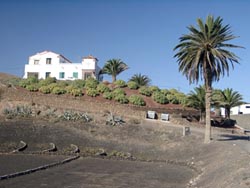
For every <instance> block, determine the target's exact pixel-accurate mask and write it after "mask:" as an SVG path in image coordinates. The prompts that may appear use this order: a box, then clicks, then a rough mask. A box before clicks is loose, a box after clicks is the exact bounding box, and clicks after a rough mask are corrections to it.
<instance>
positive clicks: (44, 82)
mask: <svg viewBox="0 0 250 188" xmlns="http://www.w3.org/2000/svg"><path fill="white" fill-rule="evenodd" d="M52 83H56V78H55V77H48V78H46V79H44V80H40V81H39V85H40V86H48V85H50V84H52Z"/></svg>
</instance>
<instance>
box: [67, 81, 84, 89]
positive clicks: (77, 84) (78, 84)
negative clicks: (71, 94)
mask: <svg viewBox="0 0 250 188" xmlns="http://www.w3.org/2000/svg"><path fill="white" fill-rule="evenodd" d="M85 83H86V82H85V80H74V81H72V82H71V85H72V86H73V87H75V88H81V89H82V88H84V87H85Z"/></svg>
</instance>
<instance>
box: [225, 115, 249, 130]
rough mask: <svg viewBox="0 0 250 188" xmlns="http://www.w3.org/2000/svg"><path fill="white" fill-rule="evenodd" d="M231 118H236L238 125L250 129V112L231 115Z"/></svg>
mask: <svg viewBox="0 0 250 188" xmlns="http://www.w3.org/2000/svg"><path fill="white" fill-rule="evenodd" d="M230 118H231V119H234V120H236V122H237V125H239V126H241V127H243V128H245V129H250V114H239V115H231V116H230Z"/></svg>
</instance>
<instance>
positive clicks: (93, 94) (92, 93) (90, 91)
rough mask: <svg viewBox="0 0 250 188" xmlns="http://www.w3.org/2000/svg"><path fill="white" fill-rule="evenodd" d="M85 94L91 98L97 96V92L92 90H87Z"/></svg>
mask: <svg viewBox="0 0 250 188" xmlns="http://www.w3.org/2000/svg"><path fill="white" fill-rule="evenodd" d="M86 94H87V95H88V96H91V97H96V96H97V95H99V92H98V91H97V90H96V89H94V88H88V89H87V91H86Z"/></svg>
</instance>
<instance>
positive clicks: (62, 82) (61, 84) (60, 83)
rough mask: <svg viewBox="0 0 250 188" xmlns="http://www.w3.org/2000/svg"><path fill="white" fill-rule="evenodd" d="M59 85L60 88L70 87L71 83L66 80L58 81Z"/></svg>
mask: <svg viewBox="0 0 250 188" xmlns="http://www.w3.org/2000/svg"><path fill="white" fill-rule="evenodd" d="M57 84H58V86H59V87H67V86H68V85H70V82H69V81H65V80H59V81H57Z"/></svg>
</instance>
